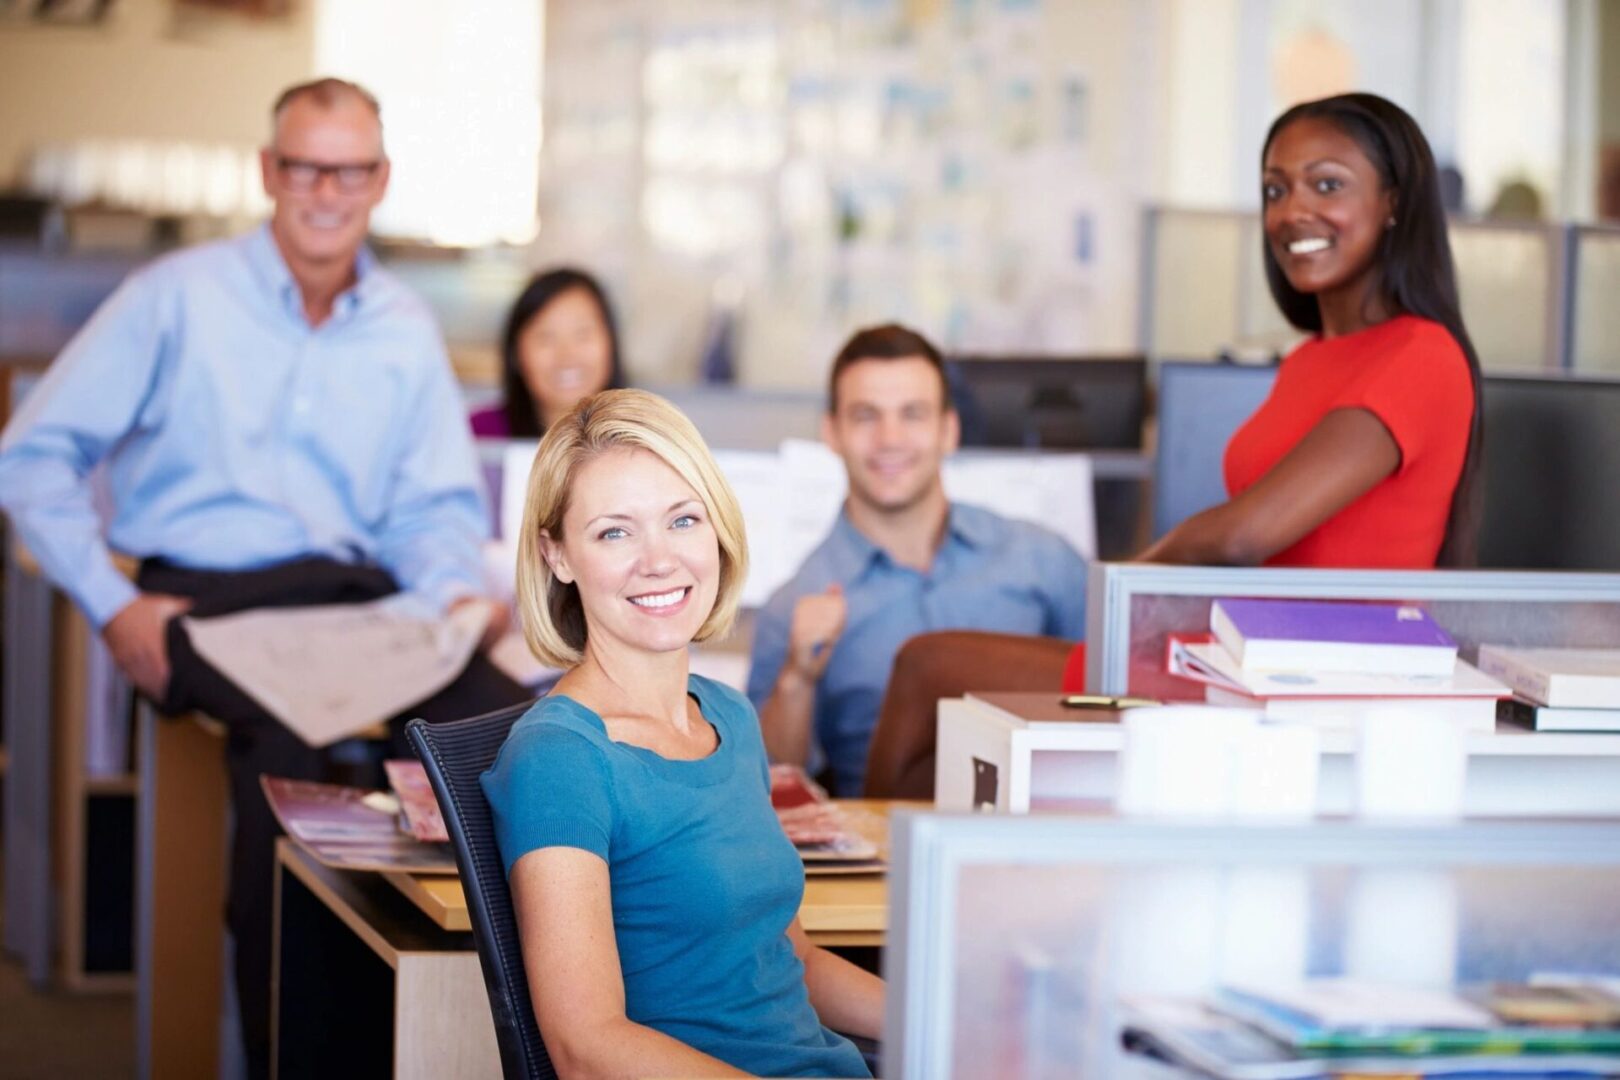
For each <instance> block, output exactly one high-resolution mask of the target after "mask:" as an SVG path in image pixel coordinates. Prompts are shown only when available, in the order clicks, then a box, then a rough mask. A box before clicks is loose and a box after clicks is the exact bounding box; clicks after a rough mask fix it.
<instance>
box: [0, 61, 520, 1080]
mask: <svg viewBox="0 0 1620 1080" xmlns="http://www.w3.org/2000/svg"><path fill="white" fill-rule="evenodd" d="M273 115H274V127H273V137H272V140H271V145H270V146H268V147H267V148H266V149H265V150H264V151H263V154H262V165H263V173H264V186H265V190H266V191H267V192H268V193H269V195H270V197H271V199H272V200H273V201H274V203H275V211H274V213H273V215H272V216H271V219H270V221H269V222H268V223H267V224H265V225H264V226H262V227H260V228H258V229H256V230H255V231H253V232H251V233H249V234H247V235H245V236H241V237H238V238H235V239H231V240H226V241H221V242H217V243H211V244H205V245H202V246H199V247H195V248H191V249H188V250H185V251H181V252H177V253H175V254H172V255H169V256H167V257H165V258H162V259H159V260H158V261H157V262H155V263H153V264H151V265H149V266H147V267H145V268H143V269H141V270H140V271H138V272H136V273H135V274H133V275H131V277H130V278H129V280H128V281H126V282H125V283H124V284H123V285H122V286H121V287H120V288H119V289H118V291H117V292H116V293H115V294H114V295H113V296H112V297H111V298H109V299H108V300H107V302H106V303H105V304H104V305H102V307H101V309H100V310H98V311H97V312H96V314H95V315H94V317H92V318H91V320H90V321H89V323H88V324H87V325H86V326H85V327H84V329H83V330H81V331H80V333H79V334H78V335H77V336H76V337H75V338H74V339H73V341H72V342H70V343H69V344H68V346H67V347H66V348H65V349H64V350H63V352H62V354H61V355H60V356H59V357H58V358H57V360H56V362H55V364H53V365H52V367H51V370H50V373H49V374H48V375H47V376H46V378H45V379H44V381H43V382H42V383H41V384H40V385H39V387H38V388H37V389H35V391H34V392H33V393H32V395H30V396H29V398H28V399H27V400H26V402H25V403H24V405H23V408H22V409H21V410H20V412H19V413H18V414H17V416H16V417H15V418H14V419H13V420H12V422H11V424H10V425H9V426H8V427H7V429H6V431H5V433H4V436H3V437H0V506H3V507H4V509H5V510H6V511H7V512H8V513H9V514H10V515H11V519H12V521H13V522H14V524H15V525H16V528H17V530H18V532H19V533H20V534H21V536H22V538H23V540H24V541H25V543H26V544H27V545H28V547H29V548H30V550H32V551H33V552H34V553H35V555H36V556H37V557H38V559H39V562H40V565H41V567H42V568H43V569H44V571H45V573H46V574H47V575H48V576H49V577H50V578H51V580H52V581H53V582H54V583H55V584H56V585H57V586H58V587H60V588H61V589H63V590H64V591H65V592H66V593H67V594H68V595H69V596H71V597H72V598H73V599H74V601H75V602H76V603H77V604H78V605H79V607H80V608H81V609H82V610H83V611H84V613H85V615H86V616H87V617H88V618H89V620H90V621H91V623H92V624H93V625H94V626H95V627H96V628H97V629H98V630H99V631H100V632H101V634H102V636H103V638H104V639H105V641H106V643H107V646H108V648H109V650H110V651H111V652H112V655H113V657H114V659H115V660H116V661H117V662H118V664H119V666H120V667H121V668H122V669H123V670H124V672H125V673H126V674H127V675H128V676H129V677H130V679H131V680H132V681H133V682H134V683H135V685H136V686H138V687H139V688H140V690H141V691H142V693H144V694H145V695H147V696H148V697H149V698H151V699H152V700H153V701H154V702H157V703H158V704H159V705H160V707H161V708H162V709H163V710H164V711H165V712H169V713H179V712H183V711H187V710H192V709H200V710H203V711H205V712H207V713H209V714H211V715H213V716H215V717H217V718H219V719H221V720H223V721H225V722H226V723H227V724H228V725H229V728H230V738H229V740H228V746H229V749H228V752H227V753H228V757H229V767H230V776H231V790H232V801H233V804H234V811H235V823H236V835H235V841H234V845H233V854H232V867H231V883H230V903H229V911H228V921H229V923H230V926H231V929H232V931H233V933H234V935H235V940H236V969H237V970H236V975H237V991H238V995H239V1000H240V1003H241V1009H242V1027H243V1035H244V1040H245V1043H246V1049H247V1054H248V1064H249V1067H250V1072H251V1073H252V1075H254V1076H263V1075H266V1074H267V1073H268V1065H269V1015H270V997H269V994H270V915H271V882H272V845H273V842H274V838H275V835H276V831H277V830H276V824H275V821H274V819H273V817H272V816H271V814H270V812H269V810H268V808H267V807H266V805H265V801H264V799H263V797H262V795H261V794H260V792H259V787H258V777H259V774H260V773H270V774H273V775H281V776H291V777H299V778H304V779H322V778H324V777H327V776H329V775H331V774H332V772H333V770H334V765H333V763H332V762H331V761H330V759H329V757H328V756H327V755H326V754H325V753H323V752H321V751H317V750H313V749H311V748H310V747H308V746H306V745H304V744H303V742H302V741H300V740H299V739H298V737H297V736H295V735H293V734H292V733H291V732H289V731H288V730H287V729H286V728H285V727H283V726H282V725H281V724H279V723H278V722H277V721H276V720H274V719H273V718H272V717H271V716H270V715H269V714H268V713H266V712H265V710H264V709H263V708H262V707H260V706H259V705H258V704H257V703H256V702H254V701H253V700H252V699H251V698H249V697H248V696H247V695H246V694H244V693H243V692H242V691H241V690H240V689H239V688H238V687H236V686H235V685H234V684H232V683H231V682H230V681H229V680H228V679H226V678H225V677H224V676H222V675H221V674H220V673H219V672H217V671H216V670H214V669H213V668H211V667H210V666H209V665H208V664H207V663H206V662H205V661H203V660H202V659H201V658H200V657H198V655H197V654H196V653H195V651H194V650H193V649H192V648H191V643H190V640H189V638H188V637H187V634H186V630H185V627H184V624H183V623H181V622H180V621H179V620H177V619H176V616H178V615H180V614H182V613H185V612H189V613H190V614H192V615H195V616H207V615H220V614H225V613H228V612H232V611H239V610H244V609H250V608H258V607H269V606H282V605H294V604H319V603H344V602H357V601H364V600H370V599H374V598H377V597H380V596H383V595H387V594H389V593H392V592H395V591H397V590H401V589H403V590H408V591H410V592H412V593H415V594H418V595H420V596H421V597H423V598H424V599H425V600H427V601H428V602H429V603H431V604H432V605H434V606H435V607H436V608H437V609H439V610H441V611H448V610H449V609H451V608H453V607H456V606H458V605H461V604H467V603H485V604H489V603H491V601H488V600H487V599H484V598H483V597H482V595H481V594H482V592H483V575H482V568H481V559H480V552H479V543H480V541H481V540H482V539H483V538H484V535H485V532H486V529H487V522H488V516H487V512H486V509H485V506H484V497H483V492H482V488H481V481H480V477H479V473H478V468H477V463H476V459H475V456H474V452H473V448H472V444H471V441H470V438H469V435H468V433H467V423H466V419H465V417H464V415H463V413H462V407H461V400H460V395H459V394H458V392H457V388H456V384H455V381H454V378H453V376H452V374H451V371H450V366H449V362H448V359H447V357H446V355H445V349H444V343H443V340H442V338H441V337H440V334H439V331H438V328H437V326H436V325H435V324H434V321H433V318H432V316H431V315H430V314H429V312H428V310H427V308H426V307H425V306H424V305H423V303H422V301H421V300H420V299H419V298H418V297H416V296H415V295H414V294H413V293H411V292H410V290H408V289H407V288H406V287H405V286H404V285H403V284H402V283H401V282H399V281H398V280H397V279H395V278H394V277H393V276H392V275H390V274H389V273H388V272H387V271H385V270H383V269H382V268H380V267H378V266H377V265H376V262H375V260H374V259H373V257H372V256H371V254H370V253H369V252H368V251H367V250H366V248H365V246H364V241H365V237H366V231H367V228H368V226H369V223H370V219H371V211H372V209H373V208H374V207H375V206H376V205H377V204H378V202H380V201H381V199H382V197H383V194H384V192H385V191H386V190H387V188H388V158H387V156H386V155H385V154H384V152H383V141H382V122H381V114H380V110H379V109H378V106H377V102H376V100H375V99H374V98H373V97H372V96H371V95H370V94H368V93H367V92H366V91H365V90H363V89H361V88H360V87H358V86H355V85H354V84H352V83H347V82H343V81H341V80H337V79H322V80H320V81H317V82H312V83H307V84H304V85H301V86H295V87H293V88H292V89H290V90H288V91H287V92H286V93H284V94H283V95H282V96H281V98H280V99H279V100H278V101H277V102H276V105H275V108H274V111H273ZM100 465H104V466H105V468H106V470H107V473H108V477H109V479H110V481H111V484H110V487H111V493H112V503H113V505H112V516H111V519H110V521H109V523H108V524H107V526H106V528H105V532H104V531H103V526H102V523H101V521H100V519H99V516H98V514H97V511H96V509H95V507H94V506H93V505H92V500H91V494H90V487H89V483H88V479H87V478H88V476H89V474H90V472H91V471H92V470H93V469H95V468H96V467H97V466H100ZM114 549H116V550H118V551H122V552H125V553H127V554H129V555H133V556H136V557H137V558H138V559H140V572H139V574H138V576H137V578H136V581H135V582H133V583H132V582H130V581H129V580H128V579H126V578H125V577H124V576H123V575H122V574H120V573H119V571H118V570H117V569H116V568H115V567H114V564H113V561H112V558H111V555H110V551H111V550H114ZM497 614H498V618H497V620H496V621H497V622H504V612H503V611H498V612H497ZM527 696H528V695H527V694H526V693H525V691H524V690H523V689H522V688H521V687H519V686H518V685H517V684H515V683H513V682H512V681H511V680H509V679H507V678H506V677H505V676H503V675H501V674H500V673H499V671H498V670H496V669H495V668H494V667H493V666H492V665H491V664H490V663H489V662H488V660H487V659H485V658H484V657H482V656H478V657H475V658H474V660H473V662H472V664H471V665H470V666H469V667H468V669H467V670H466V672H465V673H464V674H463V675H462V676H461V678H460V679H459V680H458V681H457V682H456V683H454V684H453V685H452V686H450V687H449V688H448V689H446V690H444V691H442V692H441V693H440V694H438V695H437V696H435V697H434V698H433V699H431V700H429V701H427V702H424V703H422V704H420V705H418V706H416V707H415V708H413V709H412V710H410V711H411V713H412V714H413V715H423V716H426V717H428V718H429V719H430V720H433V719H453V718H456V717H459V716H470V715H473V714H475V713H479V712H483V711H487V710H490V709H494V708H499V707H501V706H504V705H509V704H512V703H515V702H517V701H521V700H523V699H524V698H525V697H527Z"/></svg>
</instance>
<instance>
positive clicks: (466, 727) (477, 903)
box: [405, 704, 557, 1080]
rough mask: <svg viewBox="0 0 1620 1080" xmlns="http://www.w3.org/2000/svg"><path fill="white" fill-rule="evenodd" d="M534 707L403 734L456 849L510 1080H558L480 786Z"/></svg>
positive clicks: (419, 726)
mask: <svg viewBox="0 0 1620 1080" xmlns="http://www.w3.org/2000/svg"><path fill="white" fill-rule="evenodd" d="M528 709H529V705H528V704H523V705H517V706H513V707H512V708H508V709H502V710H500V711H499V712H492V713H487V714H485V715H483V716H475V717H473V718H472V719H470V720H457V721H455V722H453V723H448V724H429V723H427V722H426V721H424V720H412V721H411V722H410V723H408V724H406V725H405V734H406V737H407V738H409V739H410V742H411V746H412V748H413V749H415V751H416V756H417V757H419V758H421V759H422V765H423V767H424V768H425V769H426V770H427V775H428V780H429V781H430V782H431V783H432V784H433V794H434V795H436V796H438V799H439V812H440V813H441V814H442V815H443V816H444V824H445V828H446V829H447V830H448V831H449V833H450V844H451V846H452V847H453V848H454V849H455V853H456V868H457V869H458V870H459V871H460V872H461V887H462V889H463V890H464V891H465V892H466V894H467V912H468V915H469V916H471V920H472V931H473V941H474V942H476V943H477V945H478V962H479V964H480V965H481V966H482V967H483V969H484V987H485V989H487V990H488V991H489V1007H490V1011H491V1012H492V1013H493V1014H494V1017H495V1038H496V1040H497V1042H499V1044H500V1050H501V1070H502V1072H503V1073H504V1074H505V1076H506V1078H507V1080H519V1078H521V1080H534V1078H544V1080H552V1078H554V1077H556V1075H557V1072H556V1070H555V1069H554V1068H553V1067H552V1064H551V1057H550V1056H549V1055H548V1054H547V1053H546V1046H545V1043H543V1042H542V1041H541V1039H540V1025H539V1024H538V1023H537V1022H536V1021H535V1018H534V1002H533V1001H532V1000H530V998H529V980H528V977H527V976H526V975H525V974H524V971H523V951H522V946H521V944H520V943H519V941H518V932H517V916H516V914H515V912H514V910H513V908H512V892H511V889H510V888H509V887H508V885H507V881H506V871H505V867H504V865H503V864H502V862H501V853H500V850H499V849H498V848H497V847H496V846H495V820H494V817H493V815H491V813H490V809H489V803H488V802H487V801H486V800H485V798H484V789H483V787H482V786H480V784H479V782H478V777H479V775H480V774H481V773H483V772H484V770H486V769H488V768H489V767H490V765H492V764H494V762H495V755H496V754H497V753H499V752H500V749H501V744H502V743H504V742H505V741H506V735H507V733H508V732H509V731H511V729H512V725H513V724H514V723H515V722H516V721H517V719H518V718H519V717H520V716H522V715H523V714H524V713H525V712H527V711H528Z"/></svg>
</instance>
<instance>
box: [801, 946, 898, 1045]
mask: <svg viewBox="0 0 1620 1080" xmlns="http://www.w3.org/2000/svg"><path fill="white" fill-rule="evenodd" d="M788 940H789V941H791V942H792V943H793V951H794V952H795V953H797V954H798V956H799V960H800V961H801V962H802V963H803V964H804V985H805V988H806V989H807V990H809V991H810V1004H811V1006H812V1007H813V1008H814V1009H815V1010H816V1016H817V1017H819V1018H820V1020H821V1022H822V1024H824V1025H825V1026H827V1027H829V1028H832V1029H833V1030H834V1031H838V1032H842V1033H843V1034H845V1035H859V1036H861V1037H863V1038H867V1039H881V1038H882V1037H883V980H882V979H880V978H878V977H877V976H876V975H873V974H872V973H871V972H870V971H866V970H863V969H862V968H859V967H856V966H855V965H854V964H852V963H850V962H849V961H848V960H845V959H844V958H843V957H842V956H837V955H835V954H833V953H830V952H828V951H827V950H826V949H823V948H821V947H820V946H819V945H812V944H811V943H810V939H809V937H807V936H806V935H805V932H804V928H803V927H802V926H800V925H799V920H798V918H797V917H795V918H794V920H793V924H792V925H791V926H789V927H788Z"/></svg>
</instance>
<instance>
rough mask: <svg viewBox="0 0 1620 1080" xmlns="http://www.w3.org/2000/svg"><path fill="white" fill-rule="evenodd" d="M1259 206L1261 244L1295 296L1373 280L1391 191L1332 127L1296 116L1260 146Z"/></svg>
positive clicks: (1356, 147) (1351, 143) (1357, 149)
mask: <svg viewBox="0 0 1620 1080" xmlns="http://www.w3.org/2000/svg"><path fill="white" fill-rule="evenodd" d="M1261 200H1262V204H1263V207H1264V222H1265V230H1266V242H1267V244H1268V245H1269V247H1270V249H1271V253H1272V256H1273V257H1274V258H1276V260H1277V264H1278V265H1279V266H1280V267H1281V268H1282V271H1283V274H1284V275H1285V276H1286V277H1287V278H1288V283H1289V284H1290V285H1291V286H1293V287H1294V288H1295V289H1296V290H1298V291H1299V292H1302V293H1309V294H1314V295H1317V296H1318V297H1320V296H1321V294H1323V293H1329V292H1335V291H1338V290H1341V289H1345V288H1350V289H1357V290H1362V289H1366V288H1367V287H1369V286H1370V285H1371V284H1372V282H1373V281H1375V280H1376V275H1377V272H1378V267H1377V256H1378V245H1379V243H1380V241H1381V240H1382V239H1383V235H1384V231H1385V229H1386V228H1388V226H1389V223H1390V218H1391V215H1392V214H1393V213H1394V210H1395V199H1394V193H1393V192H1390V191H1388V190H1386V189H1385V187H1384V185H1383V180H1382V178H1381V177H1380V176H1379V175H1378V169H1377V167H1376V166H1374V165H1373V163H1372V161H1371V160H1370V159H1368V157H1367V155H1366V153H1365V152H1364V151H1363V150H1362V149H1361V145H1360V144H1359V143H1357V142H1356V140H1355V139H1353V138H1351V137H1350V136H1349V135H1347V134H1345V132H1344V131H1342V130H1341V129H1340V128H1338V127H1337V126H1335V125H1334V124H1332V123H1330V122H1328V121H1325V120H1318V119H1314V118H1311V117H1304V118H1301V119H1299V120H1295V121H1294V122H1293V123H1291V124H1289V125H1288V126H1287V127H1285V128H1283V129H1282V130H1281V131H1279V132H1277V135H1276V137H1275V138H1273V139H1272V141H1271V145H1270V146H1269V147H1267V148H1266V159H1265V167H1264V173H1263V175H1262V177H1261Z"/></svg>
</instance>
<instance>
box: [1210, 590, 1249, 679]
mask: <svg viewBox="0 0 1620 1080" xmlns="http://www.w3.org/2000/svg"><path fill="white" fill-rule="evenodd" d="M1209 632H1210V633H1212V634H1214V635H1215V640H1216V641H1218V642H1219V643H1220V644H1221V645H1222V646H1223V647H1224V648H1225V649H1226V651H1227V652H1228V653H1230V654H1231V656H1232V659H1234V660H1236V661H1237V662H1238V666H1239V667H1242V666H1243V632H1242V631H1240V630H1239V629H1238V628H1237V624H1236V623H1234V622H1233V621H1232V617H1231V616H1230V615H1228V614H1227V613H1226V609H1225V608H1223V607H1222V606H1221V602H1220V601H1219V600H1217V601H1215V602H1214V603H1213V604H1211V605H1210V606H1209Z"/></svg>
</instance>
